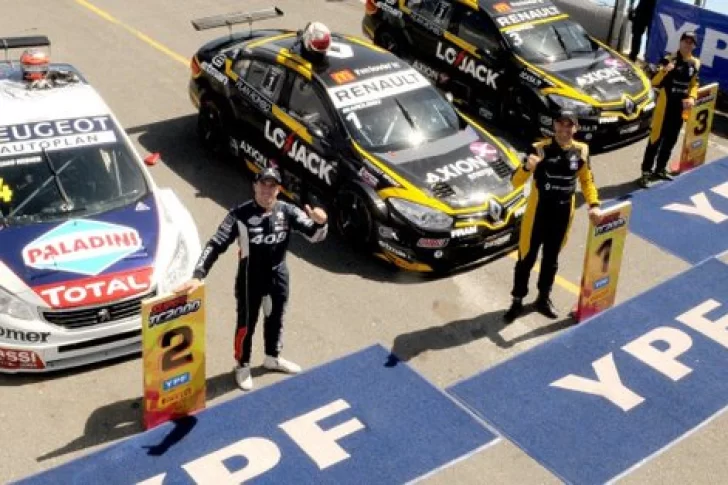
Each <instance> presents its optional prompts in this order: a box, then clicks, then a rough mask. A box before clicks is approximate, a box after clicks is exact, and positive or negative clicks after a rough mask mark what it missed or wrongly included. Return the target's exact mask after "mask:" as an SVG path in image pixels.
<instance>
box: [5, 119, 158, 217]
mask: <svg viewBox="0 0 728 485" xmlns="http://www.w3.org/2000/svg"><path fill="white" fill-rule="evenodd" d="M47 124H50V123H47ZM19 126H21V127H25V126H29V125H19ZM13 128H14V127H0V134H2V133H5V134H8V133H13V132H14V133H15V134H16V135H17V134H21V135H22V134H23V133H30V131H27V132H24V131H23V130H22V129H17V128H16V129H15V130H13ZM46 129H48V128H47V127H46ZM20 138H21V137H16V139H15V141H11V142H9V143H2V142H1V141H7V140H9V139H12V137H8V136H6V137H4V138H3V137H0V224H2V225H19V224H29V223H34V222H45V221H51V220H57V219H65V218H67V217H69V215H70V214H73V215H74V216H79V215H80V216H84V215H90V214H95V213H99V212H104V211H107V210H110V209H115V208H118V207H123V206H125V205H127V204H130V203H132V202H135V201H137V200H138V199H141V198H142V197H144V196H145V195H147V193H148V191H149V186H148V184H147V181H146V179H145V177H144V174H143V172H142V168H141V167H140V166H139V164H138V162H137V161H136V159H135V157H134V155H133V154H132V151H131V148H130V147H129V146H128V144H127V143H126V142H125V141H124V139H123V138H122V137H121V136H120V135H119V132H118V130H117V129H116V128H115V127H114V128H113V129H108V130H106V131H103V132H99V133H87V134H84V135H81V134H78V135H71V136H64V137H55V138H48V139H44V140H32V139H26V140H25V141H18V140H20ZM69 144H72V145H74V146H72V147H63V148H61V147H62V146H63V145H69Z"/></svg>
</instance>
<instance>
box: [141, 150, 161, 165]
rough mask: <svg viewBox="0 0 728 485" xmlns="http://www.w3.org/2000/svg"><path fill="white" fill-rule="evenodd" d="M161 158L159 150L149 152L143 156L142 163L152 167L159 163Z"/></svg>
mask: <svg viewBox="0 0 728 485" xmlns="http://www.w3.org/2000/svg"><path fill="white" fill-rule="evenodd" d="M161 160H162V156H161V155H160V154H159V152H154V153H150V154H149V155H147V156H146V157H144V164H145V165H147V166H148V167H153V166H154V165H156V164H157V163H159V162H160V161H161Z"/></svg>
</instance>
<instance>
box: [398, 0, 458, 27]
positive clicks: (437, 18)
mask: <svg viewBox="0 0 728 485" xmlns="http://www.w3.org/2000/svg"><path fill="white" fill-rule="evenodd" d="M408 7H409V8H410V9H412V10H413V11H415V12H417V13H418V14H420V15H422V16H423V17H425V18H427V19H428V20H430V21H432V22H434V23H435V24H437V25H438V26H440V27H442V28H447V26H448V24H449V22H450V17H451V16H452V3H451V2H448V1H445V0H410V1H409V5H408Z"/></svg>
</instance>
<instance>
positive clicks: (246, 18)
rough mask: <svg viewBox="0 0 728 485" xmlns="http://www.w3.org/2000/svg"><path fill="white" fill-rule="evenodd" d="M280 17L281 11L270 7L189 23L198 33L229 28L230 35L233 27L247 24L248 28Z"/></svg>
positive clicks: (205, 18)
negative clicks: (253, 24)
mask: <svg viewBox="0 0 728 485" xmlns="http://www.w3.org/2000/svg"><path fill="white" fill-rule="evenodd" d="M282 16H283V11H282V10H281V9H279V8H278V7H271V8H264V9H261V10H254V11H252V12H236V13H228V14H223V15H215V16H212V17H202V18H199V19H195V20H192V21H191V22H192V26H193V27H194V28H195V30H198V31H199V30H207V29H215V28H218V27H225V26H227V27H228V28H230V34H231V35H232V27H233V25H237V24H244V23H247V24H248V25H249V26H252V23H253V22H257V21H259V20H267V19H272V18H276V17H282Z"/></svg>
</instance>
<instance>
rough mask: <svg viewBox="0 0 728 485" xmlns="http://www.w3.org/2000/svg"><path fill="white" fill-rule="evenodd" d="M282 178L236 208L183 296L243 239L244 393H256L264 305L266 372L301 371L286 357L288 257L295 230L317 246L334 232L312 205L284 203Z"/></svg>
mask: <svg viewBox="0 0 728 485" xmlns="http://www.w3.org/2000/svg"><path fill="white" fill-rule="evenodd" d="M280 184H281V175H280V173H279V172H278V170H276V169H275V168H270V167H269V168H266V169H264V170H263V171H261V172H260V173H259V174H258V175H257V176H256V179H255V183H254V184H253V189H254V198H253V200H249V201H247V202H244V203H243V204H241V205H239V206H237V207H235V208H233V209H232V210H231V211H230V212H228V214H227V216H226V217H225V219H224V220H223V221H222V223H221V224H220V226H219V227H218V229H217V232H216V233H215V234H214V235H213V236H212V238H211V239H210V240H209V241H208V242H207V244H206V245H205V247H204V248H203V250H202V254H201V255H200V258H199V260H198V262H197V265H196V267H195V270H194V272H193V275H192V276H193V277H192V279H191V280H190V281H187V282H186V283H184V284H183V285H181V286H180V287H179V288H177V290H176V291H177V292H182V291H194V290H195V289H196V288H198V287H199V286H200V285H201V284H202V280H203V278H205V277H206V276H207V274H208V273H209V271H210V269H211V268H212V265H213V264H214V263H215V261H217V259H218V257H219V256H220V255H221V254H222V253H224V252H225V251H226V250H227V248H228V247H229V246H230V244H232V242H233V241H235V240H236V239H237V241H238V245H239V256H240V261H239V263H238V273H237V277H236V281H235V298H236V300H237V326H236V331H235V342H234V352H235V360H236V361H237V363H238V365H237V366H236V367H235V369H234V374H235V381H236V383H237V385H238V387H240V388H241V389H243V390H245V391H248V390H250V389H252V388H253V378H252V376H251V374H250V354H251V349H252V343H253V333H254V332H255V325H256V322H257V320H258V315H259V312H260V307H261V304H262V305H263V313H264V315H265V320H264V334H263V337H264V341H265V355H266V357H265V360H264V361H263V367H265V368H266V369H270V370H277V371H281V372H286V373H289V374H297V373H298V372H300V371H301V368H300V367H299V366H298V365H297V364H294V363H293V362H290V361H288V360H286V359H284V358H282V357H281V356H280V353H281V349H282V346H283V345H282V344H283V340H282V337H283V315H284V313H285V309H286V304H287V302H288V295H289V291H288V266H287V264H286V253H287V251H288V242H289V240H290V235H291V231H296V232H299V233H301V234H303V235H304V236H305V237H306V238H307V239H308V240H309V241H311V242H320V241H323V240H324V239H325V238H326V234H327V231H328V224H327V215H326V212H325V211H324V210H323V209H321V208H319V207H317V208H315V209H311V207H310V206H308V205H306V206H305V208H306V212H304V211H303V210H301V209H299V208H298V207H296V206H295V205H293V204H290V203H288V202H284V201H281V200H278V194H279V192H280Z"/></svg>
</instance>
